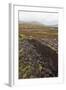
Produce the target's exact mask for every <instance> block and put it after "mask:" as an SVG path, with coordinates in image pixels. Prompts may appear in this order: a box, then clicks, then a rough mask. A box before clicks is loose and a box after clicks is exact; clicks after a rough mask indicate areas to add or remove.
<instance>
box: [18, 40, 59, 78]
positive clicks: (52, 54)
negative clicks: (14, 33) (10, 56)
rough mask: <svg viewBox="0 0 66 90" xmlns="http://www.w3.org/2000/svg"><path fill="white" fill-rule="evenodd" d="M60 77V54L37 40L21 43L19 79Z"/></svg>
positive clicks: (21, 41)
mask: <svg viewBox="0 0 66 90" xmlns="http://www.w3.org/2000/svg"><path fill="white" fill-rule="evenodd" d="M45 77H58V54H57V53H56V51H54V50H53V49H51V48H50V47H48V46H47V45H45V44H43V43H41V42H40V41H39V40H35V39H25V40H20V41H19V79H26V78H45Z"/></svg>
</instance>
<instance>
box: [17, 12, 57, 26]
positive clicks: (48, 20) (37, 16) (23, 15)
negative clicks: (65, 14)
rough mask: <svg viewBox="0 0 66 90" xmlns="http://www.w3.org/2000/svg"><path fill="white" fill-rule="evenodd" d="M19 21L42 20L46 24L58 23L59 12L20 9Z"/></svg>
mask: <svg viewBox="0 0 66 90" xmlns="http://www.w3.org/2000/svg"><path fill="white" fill-rule="evenodd" d="M19 22H40V23H42V24H46V25H56V24H58V14H57V13H44V12H24V11H20V12H19Z"/></svg>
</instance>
